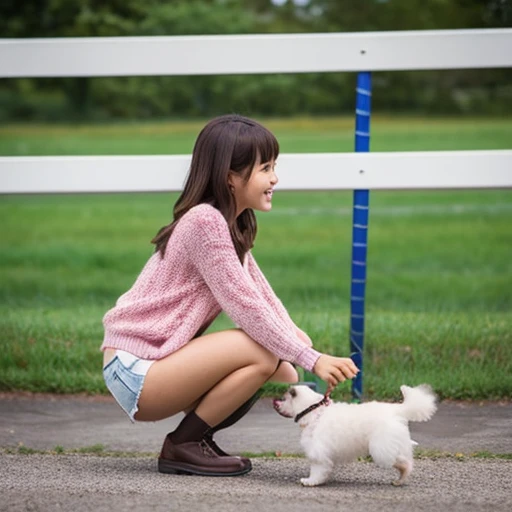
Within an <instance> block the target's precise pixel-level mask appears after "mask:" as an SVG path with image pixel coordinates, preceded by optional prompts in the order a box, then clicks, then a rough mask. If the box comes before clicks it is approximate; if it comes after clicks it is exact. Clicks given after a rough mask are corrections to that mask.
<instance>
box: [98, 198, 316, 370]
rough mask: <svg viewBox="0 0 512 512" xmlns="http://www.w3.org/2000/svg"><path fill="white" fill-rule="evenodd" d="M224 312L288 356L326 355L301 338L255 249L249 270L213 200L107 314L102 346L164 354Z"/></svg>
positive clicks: (308, 360)
mask: <svg viewBox="0 0 512 512" xmlns="http://www.w3.org/2000/svg"><path fill="white" fill-rule="evenodd" d="M222 310H223V311H224V312H225V313H226V314H227V315H228V316H229V317H230V318H231V320H232V321H233V322H234V323H235V324H236V325H237V326H238V327H240V328H241V329H242V330H243V331H245V332H246V333H247V334H248V335H249V336H250V337H251V338H253V339H254V340H255V341H257V342H258V343H260V344H261V345H263V346H264V347H265V348H266V349H268V350H269V351H271V352H272V353H273V354H275V355H276V356H278V357H279V358H280V359H283V360H286V361H291V362H293V363H296V364H298V365H299V366H301V367H303V368H305V369H306V370H312V369H313V366H314V365H315V363H316V361H317V359H318V358H319V357H320V355H321V354H320V353H319V352H317V351H316V350H314V349H313V348H311V347H308V346H307V345H305V344H304V343H303V342H302V341H300V340H299V338H298V337H297V334H296V326H295V324H294V323H293V321H292V320H291V318H290V316H289V315H288V313H287V311H286V309H285V308H284V306H283V305H282V303H281V301H280V300H279V299H278V298H277V297H276V295H275V293H274V292H273V290H272V288H271V287H270V285H269V283H268V282H267V280H266V279H265V277H264V275H263V274H262V272H261V270H260V269H259V268H258V265H257V264H256V261H255V260H254V258H253V256H252V254H251V253H250V252H249V253H248V254H247V256H246V259H245V262H244V266H243V267H242V265H241V264H240V260H239V259H238V256H237V254H236V251H235V248H234V245H233V242H232V240H231V235H230V233H229V228H228V225H227V222H226V220H225V219H224V217H223V216H222V214H221V213H220V212H219V211H218V210H217V209H216V208H214V207H213V206H210V205H207V204H201V205H198V206H195V207H194V208H191V209H190V210H189V211H188V212H187V213H186V214H185V215H183V217H182V218H181V219H180V221H179V222H178V224H177V225H176V227H175V229H174V231H173V233H172V235H171V237H170V239H169V243H168V245H167V248H166V252H165V257H164V258H162V257H161V256H160V254H159V253H155V254H153V256H151V258H150V259H149V260H148V262H147V263H146V265H145V266H144V268H143V269H142V272H141V273H140V275H139V277H138V278H137V280H136V281H135V283H134V285H133V286H132V288H131V289H130V290H129V291H128V292H126V293H125V294H124V295H122V296H121V297H120V298H119V300H118V301H117V303H116V305H115V307H114V308H113V309H111V310H110V311H108V312H107V314H106V315H105V317H104V318H103V324H104V327H105V338H104V341H103V344H102V346H101V348H102V350H104V349H106V348H116V349H121V350H126V351H127V352H130V353H132V354H134V355H136V356H138V357H141V358H144V359H161V358H163V357H165V356H167V355H168V354H171V353H172V352H174V351H176V350H178V349H179V348H180V347H182V346H183V345H185V344H186V343H187V342H188V341H190V340H191V339H192V338H194V337H195V336H196V335H197V333H198V332H202V331H203V330H205V329H206V328H207V327H208V326H209V325H210V324H211V323H212V322H213V320H214V319H215V318H216V317H217V316H218V315H219V313H220V312H221V311H222Z"/></svg>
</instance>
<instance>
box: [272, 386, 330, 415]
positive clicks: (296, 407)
mask: <svg viewBox="0 0 512 512" xmlns="http://www.w3.org/2000/svg"><path fill="white" fill-rule="evenodd" d="M322 398H323V395H321V394H319V393H316V392H315V391H313V390H312V389H311V388H310V387H308V386H292V387H291V388H290V389H289V390H288V391H287V392H286V393H285V394H284V395H283V397H282V398H276V399H275V400H274V409H275V410H276V411H277V412H278V413H279V414H280V415H281V416H284V417H285V418H295V416H297V414H299V413H300V412H302V411H304V410H305V409H307V408H308V407H310V406H311V405H313V404H315V403H318V402H319V401H320V400H322Z"/></svg>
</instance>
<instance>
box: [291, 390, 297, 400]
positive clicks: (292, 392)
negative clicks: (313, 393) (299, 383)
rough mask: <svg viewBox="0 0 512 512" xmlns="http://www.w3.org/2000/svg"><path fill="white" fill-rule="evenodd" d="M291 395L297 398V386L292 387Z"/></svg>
mask: <svg viewBox="0 0 512 512" xmlns="http://www.w3.org/2000/svg"><path fill="white" fill-rule="evenodd" d="M290 396H291V397H292V398H295V397H296V396H297V390H296V389H295V388H290Z"/></svg>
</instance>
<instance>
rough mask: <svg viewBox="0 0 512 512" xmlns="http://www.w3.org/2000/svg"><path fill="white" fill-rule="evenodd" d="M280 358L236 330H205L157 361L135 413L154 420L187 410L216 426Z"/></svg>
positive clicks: (233, 409)
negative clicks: (197, 336) (205, 331)
mask: <svg viewBox="0 0 512 512" xmlns="http://www.w3.org/2000/svg"><path fill="white" fill-rule="evenodd" d="M277 364H278V358H277V357H276V356H274V355H273V354H271V353H270V352H269V351H268V350H266V349H265V348H264V347H262V346H261V345H259V344H258V343H257V342H255V341H254V340H253V339H252V338H250V337H249V336H248V335H247V334H245V333H244V332H243V331H241V330H239V329H233V330H229V331H222V332H216V333H211V334H206V335H204V336H201V337H199V338H196V339H194V340H192V341H190V342H189V343H187V344H186V345H185V346H184V347H182V348H181V349H179V350H178V351H177V352H174V353H173V354H171V355H169V356H167V357H166V358H164V359H161V360H159V361H157V362H155V363H154V364H153V365H152V366H151V368H150V369H149V371H148V374H147V375H146V379H145V382H144V387H143V390H142V393H141V396H140V399H139V404H138V405H139V410H138V412H137V414H136V415H135V418H136V419H137V420H139V421H157V420H160V419H163V418H167V417H169V416H173V415H174V414H176V413H178V412H180V411H183V410H186V409H190V408H191V407H192V405H195V404H194V403H198V405H197V408H196V409H195V412H196V414H197V415H198V416H199V417H200V418H202V419H203V420H204V421H205V422H206V423H207V424H208V425H210V426H212V427H213V426H215V425H216V424H218V423H220V422H221V421H222V420H223V419H225V418H226V417H227V416H229V415H230V414H231V413H232V412H233V411H235V410H236V409H237V408H238V407H239V406H240V405H241V404H243V403H244V402H245V401H246V400H248V399H249V398H250V397H251V396H252V395H253V394H254V393H255V392H256V391H257V390H258V389H259V388H260V387H261V386H262V385H263V383H264V382H265V381H267V380H268V379H269V378H270V377H271V376H272V375H273V374H274V373H277V372H276V366H277Z"/></svg>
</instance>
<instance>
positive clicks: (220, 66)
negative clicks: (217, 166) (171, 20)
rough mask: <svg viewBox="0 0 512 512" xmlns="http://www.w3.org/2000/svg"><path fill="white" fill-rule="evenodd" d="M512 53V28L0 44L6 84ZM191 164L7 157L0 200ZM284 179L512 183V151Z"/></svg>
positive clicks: (379, 65) (298, 171)
mask: <svg viewBox="0 0 512 512" xmlns="http://www.w3.org/2000/svg"><path fill="white" fill-rule="evenodd" d="M511 48H512V29H491V30H441V31H417V32H408V31H404V32H371V33H352V34H300V35H282V34H281V35H244V36H184V37H126V38H76V39H68V38H62V39H24V40H18V39H0V78H2V77H3V78H6V77H56V76H123V75H146V76H147V75H199V74H257V73H278V72H279V73H300V72H333V71H337V72H342V71H345V72H347V71H383V70H406V69H407V70H419V69H461V68H495V67H512V51H511ZM483 72H485V71H483ZM411 94H414V91H411ZM189 158H190V157H189V156H188V155H179V156H162V157H159V156H146V157H140V156H133V157H130V156H112V157H96V156H90V157H0V193H51V192H127V191H164V190H180V189H181V187H182V184H183V181H184V178H185V174H186V170H187V165H188V162H189ZM311 169H314V173H311ZM279 176H280V185H279V186H280V188H282V189H320V190H322V189H382V188H392V189H401V188H485V187H512V150H500V151H478V150H475V151H444V152H435V151H434V152H413V153H404V152H394V153H391V152H390V153H327V154H326V153H322V154H314V153H313V154H300V155H298V154H293V155H292V154H285V155H281V156H280V158H279Z"/></svg>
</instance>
